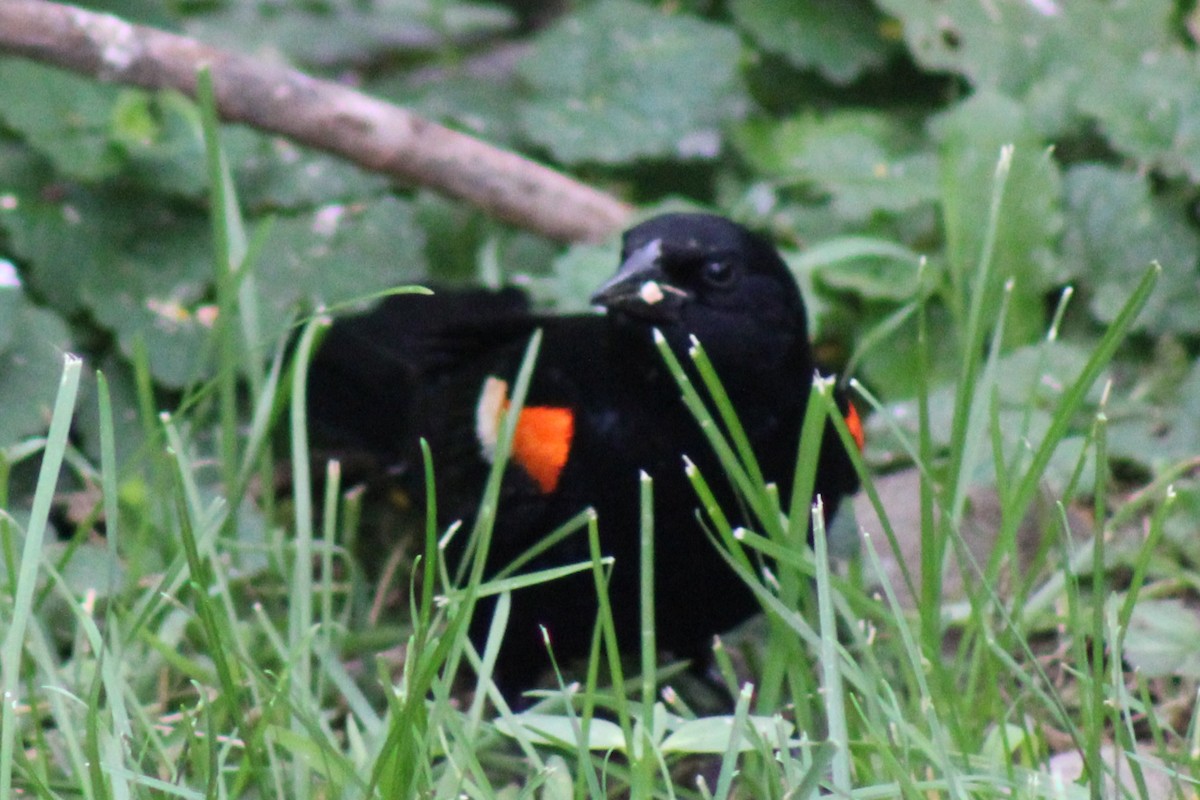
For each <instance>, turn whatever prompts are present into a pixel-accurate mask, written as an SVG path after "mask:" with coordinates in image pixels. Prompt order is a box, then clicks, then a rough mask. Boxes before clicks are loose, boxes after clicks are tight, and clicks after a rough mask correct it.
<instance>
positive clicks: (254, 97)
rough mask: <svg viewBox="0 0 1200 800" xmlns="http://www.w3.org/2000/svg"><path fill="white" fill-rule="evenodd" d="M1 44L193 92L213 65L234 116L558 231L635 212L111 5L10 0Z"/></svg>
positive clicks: (368, 101) (575, 231)
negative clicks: (120, 13)
mask: <svg viewBox="0 0 1200 800" xmlns="http://www.w3.org/2000/svg"><path fill="white" fill-rule="evenodd" d="M0 53H9V54H13V55H18V56H23V57H25V58H30V59H33V60H35V61H40V62H43V63H46V64H51V65H54V66H57V67H62V68H65V69H69V70H73V71H75V72H79V73H82V74H84V75H89V76H92V77H94V78H97V79H99V80H104V81H110V82H114V83H121V84H127V85H131V86H139V87H141V88H144V89H175V90H177V91H180V92H183V93H184V94H187V95H189V96H194V95H195V88H196V73H197V71H198V70H200V69H201V68H204V67H207V68H208V69H210V70H211V72H212V77H213V85H214V87H215V90H216V98H217V111H218V113H219V114H220V115H221V117H222V118H223V119H226V120H229V121H231V122H241V123H245V124H247V125H250V126H251V127H254V128H257V129H259V130H263V131H269V132H271V133H277V134H281V135H283V136H286V137H288V138H290V139H293V140H294V141H296V142H299V143H301V144H304V145H308V146H310V147H314V148H317V149H319V150H324V151H326V152H329V153H333V154H335V155H338V156H341V157H343V158H346V159H348V160H350V161H353V162H355V163H356V164H360V165H362V166H364V167H366V168H367V169H370V170H374V171H376V172H381V173H383V174H385V175H390V176H392V177H394V178H396V179H398V180H400V181H402V182H405V183H409V184H416V185H420V186H426V187H429V188H430V189H433V190H434V191H437V192H441V193H443V194H446V195H449V196H451V197H456V198H459V199H462V200H464V201H466V202H468V203H470V204H472V205H475V206H477V207H479V208H481V209H483V210H484V211H485V212H487V213H489V214H491V215H493V216H495V217H498V218H500V219H502V220H505V221H506V222H510V223H512V224H514V225H517V226H520V227H522V228H526V229H528V230H532V231H536V232H538V233H541V234H543V235H545V236H549V237H551V238H554V239H558V240H562V241H573V240H585V241H586V240H597V239H601V238H603V237H605V236H607V235H609V234H610V233H612V232H613V231H614V230H616V229H618V228H620V227H622V226H623V225H624V224H625V222H626V221H627V220H628V218H629V215H630V208H629V207H628V206H627V205H626V204H624V203H622V202H621V201H619V200H617V199H616V198H614V197H612V196H611V195H608V194H606V193H604V192H601V191H598V190H596V189H594V188H592V187H589V186H586V185H584V184H582V183H580V182H578V181H576V180H574V179H572V178H569V177H567V176H566V175H563V174H561V173H559V172H555V171H554V170H552V169H549V168H547V167H545V166H542V165H540V164H537V163H535V162H533V161H530V160H529V159H527V158H524V157H522V156H519V155H517V154H515V153H511V152H508V151H506V150H501V149H499V148H496V147H493V146H491V145H489V144H486V143H485V142H482V141H480V140H478V139H475V138H473V137H471V136H468V135H466V134H464V133H460V132H458V131H455V130H451V129H450V128H446V127H444V126H442V125H439V124H437V123H435V122H431V121H429V120H427V119H424V118H422V117H420V116H418V115H416V114H413V113H412V112H410V111H408V110H406V109H404V108H400V107H399V106H395V105H392V104H390V103H386V102H383V101H382V100H378V99H375V98H372V97H368V96H367V95H364V94H362V93H361V92H357V91H354V90H353V89H350V88H347V87H345V86H341V85H339V84H336V83H332V82H329V81H323V80H318V79H316V78H313V77H310V76H308V75H305V74H303V73H301V72H297V71H295V70H291V69H287V68H285V67H280V66H275V65H272V64H266V63H263V62H260V61H257V60H255V59H252V58H248V57H246V56H241V55H238V54H235V53H230V52H226V51H223V50H219V49H217V48H214V47H209V46H207V45H204V44H201V43H199V42H197V41H195V40H192V39H188V38H186V37H183V36H177V35H175V34H171V33H166V32H164V31H160V30H156V29H154V28H147V27H145V26H141V25H131V24H129V23H127V22H125V21H123V20H121V19H118V18H117V17H114V16H111V15H108V14H97V13H95V12H92V11H85V10H83V9H80V8H75V7H74V6H68V5H61V4H59V3H51V2H47V1H46V0H0Z"/></svg>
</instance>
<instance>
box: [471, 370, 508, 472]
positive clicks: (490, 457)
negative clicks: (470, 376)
mask: <svg viewBox="0 0 1200 800" xmlns="http://www.w3.org/2000/svg"><path fill="white" fill-rule="evenodd" d="M507 404H508V381H503V380H500V379H499V378H497V377H494V376H488V379H487V380H486V381H484V382H483V391H481V392H480V393H479V403H478V404H477V405H476V406H475V437H476V438H477V439H479V451H480V453H482V454H483V458H484V460H486V461H487V462H488V463H489V464H490V463H492V462H493V461H495V459H496V442H497V441H498V440H499V438H500V416H501V415H502V414H503V413H504V407H505V406H506V405H507Z"/></svg>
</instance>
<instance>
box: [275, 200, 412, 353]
mask: <svg viewBox="0 0 1200 800" xmlns="http://www.w3.org/2000/svg"><path fill="white" fill-rule="evenodd" d="M424 247H425V234H424V232H423V231H422V229H421V228H420V226H419V225H418V224H417V222H416V215H415V212H414V210H413V207H412V204H411V203H408V202H406V201H402V200H398V199H396V198H394V197H384V198H381V199H379V200H377V201H374V202H370V203H358V204H353V205H328V206H324V207H322V208H319V209H317V210H316V211H314V212H312V213H308V214H300V215H297V216H293V217H287V218H281V219H278V220H276V221H275V223H274V224H273V225H272V226H271V230H270V232H269V239H268V241H267V244H266V246H265V247H264V248H263V250H262V252H261V253H260V254H259V257H258V260H257V261H256V262H255V263H254V265H253V268H254V272H255V281H256V283H257V286H258V290H259V292H260V293H261V298H260V304H261V305H260V308H261V311H262V313H263V319H262V326H263V336H264V337H265V340H266V341H273V340H274V337H275V336H276V334H277V333H279V332H280V328H281V326H282V325H283V324H284V323H285V322H286V321H287V320H288V319H289V315H290V313H291V311H293V310H294V309H296V308H297V307H300V308H311V307H312V306H313V305H314V304H315V303H323V304H325V305H333V304H335V303H342V302H346V301H348V300H353V299H355V298H358V297H363V296H366V295H370V294H373V293H375V292H379V291H382V290H384V289H389V288H392V287H394V286H400V285H402V284H407V283H411V282H413V281H418V280H420V279H422V278H424V277H425V275H426V274H427V271H428V270H427V265H426V263H425V256H424Z"/></svg>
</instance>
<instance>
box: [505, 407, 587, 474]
mask: <svg viewBox="0 0 1200 800" xmlns="http://www.w3.org/2000/svg"><path fill="white" fill-rule="evenodd" d="M574 438H575V415H574V414H572V413H571V409H569V408H555V407H554V406H532V407H530V408H524V409H521V417H520V419H518V420H517V431H516V434H515V435H514V436H513V446H512V457H513V461H516V462H517V463H518V464H520V465H521V466H522V467H523V468H524V469H525V471H526V472H528V473H529V477H531V478H533V480H534V482H536V483H537V485H538V488H539V489H541V490H542V493H543V494H549V493H550V492H553V491H554V490H555V488H556V487H557V486H558V478H559V476H560V475H562V471H563V467H565V466H566V465H567V456H569V455H570V454H571V440H572V439H574Z"/></svg>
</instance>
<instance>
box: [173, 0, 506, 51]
mask: <svg viewBox="0 0 1200 800" xmlns="http://www.w3.org/2000/svg"><path fill="white" fill-rule="evenodd" d="M211 5H212V6H213V7H214V8H215V10H213V11H210V13H207V14H203V15H196V16H192V17H190V18H189V19H188V20H187V26H186V31H187V33H188V34H189V35H191V36H193V37H195V38H197V39H199V40H201V41H210V42H221V43H222V45H223V46H224V47H226V48H228V49H230V50H234V51H237V52H243V53H254V52H260V51H262V50H263V49H270V50H272V51H280V50H281V51H283V52H284V53H286V54H287V57H288V58H289V59H290V60H293V61H298V62H300V63H302V64H309V65H325V66H337V65H346V64H364V63H369V62H372V61H382V60H383V59H385V58H395V54H396V53H407V54H412V53H420V52H422V51H424V52H437V51H439V50H440V49H442V48H446V47H448V46H449V45H450V43H451V41H452V40H453V39H465V38H468V37H482V36H487V35H494V34H497V33H501V32H504V31H507V30H509V29H511V28H512V27H513V26H514V25H515V18H514V16H513V14H512V12H511V11H509V10H508V9H506V8H504V7H503V6H501V5H499V4H485V3H468V2H462V1H461V0H456V2H454V3H445V2H437V0H375V2H371V3H361V2H357V1H356V0H322V1H321V2H311V3H281V4H267V3H221V4H216V3H213V4H211Z"/></svg>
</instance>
